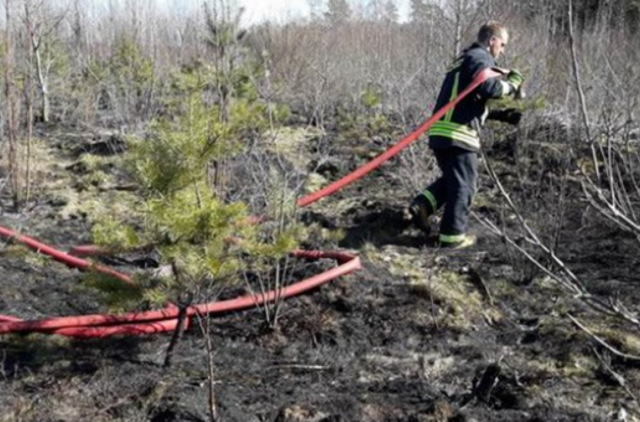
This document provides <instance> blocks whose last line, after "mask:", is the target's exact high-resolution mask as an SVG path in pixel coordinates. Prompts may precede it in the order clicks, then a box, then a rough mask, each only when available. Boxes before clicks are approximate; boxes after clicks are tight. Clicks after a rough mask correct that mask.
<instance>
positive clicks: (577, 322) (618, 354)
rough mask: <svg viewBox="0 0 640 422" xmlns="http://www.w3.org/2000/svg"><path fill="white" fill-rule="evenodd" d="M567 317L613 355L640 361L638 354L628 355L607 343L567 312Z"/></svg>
mask: <svg viewBox="0 0 640 422" xmlns="http://www.w3.org/2000/svg"><path fill="white" fill-rule="evenodd" d="M567 317H568V318H569V319H570V320H571V322H573V323H574V324H575V325H576V327H578V328H579V329H581V330H582V331H584V332H585V333H587V334H588V335H589V337H591V338H592V339H593V340H595V341H596V342H597V343H599V344H600V345H601V346H603V347H604V348H605V349H607V350H608V351H610V352H611V353H613V354H614V355H616V356H618V357H621V358H623V359H628V360H632V361H635V362H640V356H634V355H629V354H627V353H624V352H621V351H619V350H618V349H616V348H615V347H613V346H612V345H610V344H609V343H607V341H606V340H604V339H603V338H602V337H599V336H598V335H596V334H594V333H593V332H592V331H591V330H589V329H588V328H587V327H585V326H584V325H582V324H581V323H580V321H578V320H577V319H576V318H574V317H573V316H572V315H571V314H567Z"/></svg>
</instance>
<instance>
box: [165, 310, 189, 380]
mask: <svg viewBox="0 0 640 422" xmlns="http://www.w3.org/2000/svg"><path fill="white" fill-rule="evenodd" d="M188 307H189V305H184V304H180V305H179V308H178V309H179V311H178V325H177V326H176V329H175V330H174V332H173V336H171V341H170V342H169V346H168V347H167V351H166V353H165V356H164V364H163V365H162V366H163V367H164V368H170V367H171V365H172V364H173V355H174V351H175V348H176V346H177V345H178V343H179V342H180V340H181V339H182V334H183V333H184V325H185V322H186V320H187V308H188Z"/></svg>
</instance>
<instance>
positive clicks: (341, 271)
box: [0, 69, 504, 338]
mask: <svg viewBox="0 0 640 422" xmlns="http://www.w3.org/2000/svg"><path fill="white" fill-rule="evenodd" d="M503 73H504V71H502V69H485V70H483V71H481V72H479V73H478V74H477V75H476V76H475V78H474V79H473V81H472V82H471V84H470V85H469V86H468V87H467V88H466V89H465V90H464V91H463V92H462V93H460V95H459V96H458V97H457V98H455V99H454V100H452V101H451V102H449V103H448V104H446V105H445V106H444V107H442V108H441V109H440V110H438V111H436V112H435V113H434V114H433V115H432V116H431V117H430V118H429V119H428V120H427V121H425V122H424V123H423V124H422V125H420V126H419V127H418V128H417V129H416V130H414V131H413V132H411V133H410V134H409V135H407V136H406V137H404V138H403V139H402V140H400V141H399V142H398V143H397V144H395V145H394V146H392V147H391V148H389V149H388V150H386V151H385V152H383V153H382V154H380V155H379V156H377V157H376V158H374V159H373V160H371V161H370V162H368V163H367V164H365V165H363V166H362V167H359V168H358V169H356V170H355V171H353V172H352V173H350V174H348V175H346V176H344V177H343V178H342V179H340V180H338V181H336V182H334V183H332V184H330V185H328V186H326V187H325V188H323V189H320V190H319V191H317V192H314V193H311V194H309V195H307V196H304V197H302V198H300V199H299V200H298V202H297V205H298V206H299V207H306V206H308V205H310V204H312V203H314V202H316V201H318V200H320V199H321V198H324V197H326V196H329V195H331V194H333V193H335V192H336V191H338V190H340V189H342V188H344V187H345V186H347V185H350V184H351V183H353V182H355V181H356V180H358V179H360V178H362V177H364V176H365V175H367V174H368V173H370V172H371V171H372V170H374V169H376V168H377V167H379V166H380V165H382V164H383V163H384V162H386V161H387V160H389V159H390V158H392V157H393V156H395V155H396V154H398V153H399V152H400V151H402V150H403V149H405V148H406V147H408V146H409V145H410V144H412V143H413V142H415V141H416V140H417V139H418V138H419V137H420V135H422V134H423V133H424V132H425V131H426V130H427V129H429V127H431V125H433V123H435V122H436V121H438V120H440V119H441V118H442V116H444V114H445V113H446V112H447V111H449V110H450V109H451V108H453V107H454V106H455V105H456V104H457V103H458V102H459V101H460V100H462V99H463V98H464V97H466V96H467V95H469V93H471V92H472V91H473V90H474V89H475V88H476V87H477V86H478V85H480V84H481V83H482V82H484V81H485V80H487V79H488V78H492V77H496V76H499V75H502V74H503ZM0 237H5V238H8V239H11V240H13V241H16V242H19V243H22V244H24V245H26V246H27V247H29V248H31V249H32V250H34V251H35V252H38V253H43V254H45V255H48V256H50V257H51V258H53V259H55V260H57V261H60V262H62V263H64V264H67V265H68V266H71V267H74V268H79V269H82V270H92V271H98V272H100V273H103V274H106V275H109V276H112V277H115V278H117V279H119V280H120V281H122V282H124V283H132V282H133V281H132V279H131V278H130V277H129V276H128V275H126V274H123V273H120V272H118V271H116V270H114V269H111V268H108V267H105V266H101V265H96V264H94V263H92V262H89V261H87V260H84V259H81V258H78V257H77V256H74V255H72V254H71V253H67V252H62V251H59V250H57V249H55V248H52V247H50V246H47V245H45V244H43V243H41V242H39V241H37V240H35V239H32V238H30V237H28V236H25V235H22V234H19V233H16V232H14V231H13V230H11V229H8V228H5V227H0ZM72 252H73V253H75V254H90V253H91V248H89V249H86V248H83V247H78V248H74V249H73V250H72ZM292 255H293V256H295V257H299V258H305V259H334V260H336V261H337V262H338V264H339V265H338V266H337V267H334V268H332V269H330V270H328V271H325V272H323V273H321V274H318V275H315V276H312V277H310V278H307V279H305V280H302V281H298V282H296V283H294V284H292V285H289V286H287V287H285V288H282V289H279V290H271V291H268V292H265V293H258V294H254V295H246V296H241V297H237V298H235V299H229V300H222V301H216V302H211V303H204V304H198V305H192V306H190V307H189V308H188V309H187V315H188V316H194V315H204V314H216V313H226V312H231V311H238V310H243V309H248V308H252V307H255V306H259V305H262V304H265V303H269V302H273V301H276V300H281V299H285V298H289V297H292V296H296V295H299V294H302V293H304V292H306V291H309V290H311V289H314V288H316V287H318V286H321V285H323V284H325V283H327V282H329V281H331V280H333V279H336V278H338V277H340V276H343V275H346V274H349V273H351V272H354V271H356V270H358V269H360V268H361V263H360V258H358V257H357V256H355V255H352V254H349V253H346V252H339V251H338V252H325V251H295V252H293V253H292ZM178 312H179V310H178V308H177V307H176V306H174V305H169V306H167V307H166V308H164V309H161V310H153V311H146V312H131V313H125V314H122V315H105V314H94V315H80V316H62V317H52V318H46V319H36V320H21V319H19V318H16V317H11V316H7V315H0V334H7V333H19V332H21V333H28V332H39V333H45V334H58V335H63V336H70V337H78V338H94V337H107V336H112V335H137V334H153V333H159V332H165V331H171V330H175V328H176V326H177V324H178Z"/></svg>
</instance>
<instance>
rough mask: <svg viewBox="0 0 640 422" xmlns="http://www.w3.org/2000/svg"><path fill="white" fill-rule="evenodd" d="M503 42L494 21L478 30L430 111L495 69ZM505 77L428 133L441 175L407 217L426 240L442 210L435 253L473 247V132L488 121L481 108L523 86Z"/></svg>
mask: <svg viewBox="0 0 640 422" xmlns="http://www.w3.org/2000/svg"><path fill="white" fill-rule="evenodd" d="M508 42H509V34H508V32H507V29H506V28H505V27H504V26H503V25H501V24H500V23H498V22H493V21H492V22H488V23H487V24H485V25H483V26H482V27H481V28H480V30H479V31H478V36H477V41H476V42H475V43H474V44H473V45H471V46H470V47H469V48H467V49H466V50H464V51H463V52H462V54H461V55H460V56H459V57H458V58H457V59H456V60H455V61H454V62H453V64H452V65H451V66H450V67H449V69H448V70H447V73H446V76H445V79H444V82H443V83H442V87H441V89H440V94H439V95H438V99H437V101H436V104H435V109H434V111H435V110H439V109H440V108H441V107H443V106H444V105H446V104H447V103H448V102H450V101H451V100H453V99H454V98H456V97H457V96H458V94H459V93H460V92H462V91H464V90H465V89H466V87H467V86H468V85H469V84H470V83H471V81H472V80H473V78H474V77H475V76H476V75H477V74H478V72H480V71H482V70H484V69H486V68H493V67H495V66H496V62H495V60H496V59H497V58H498V57H499V56H500V55H501V54H502V53H503V52H504V50H505V48H506V47H507V44H508ZM505 73H506V75H505V77H495V78H489V79H487V80H486V81H484V82H483V83H482V84H481V85H479V86H478V87H477V88H476V89H475V90H474V91H472V92H471V93H470V94H469V95H467V96H466V97H465V98H463V99H462V100H461V101H460V102H459V103H458V104H457V105H456V106H455V107H454V108H453V109H451V110H450V111H449V112H447V113H446V114H445V115H444V117H442V119H440V120H438V121H437V122H436V123H434V125H433V126H432V127H431V128H430V129H429V132H428V136H429V147H430V148H431V150H432V151H433V153H434V155H435V157H436V161H437V163H438V167H439V168H440V170H441V172H442V175H441V177H440V178H438V179H437V180H436V181H435V182H433V183H432V184H431V185H429V187H427V188H426V189H425V190H424V191H423V192H421V193H420V194H418V195H417V196H416V197H415V198H414V199H413V201H412V203H411V205H410V206H409V212H410V214H411V217H412V221H413V223H414V224H415V225H416V226H417V227H418V228H419V229H420V230H422V231H423V232H425V234H427V235H429V226H430V224H429V218H430V217H431V216H432V215H433V214H435V213H436V211H438V210H439V209H440V208H442V207H444V211H443V214H442V220H441V222H440V232H439V235H438V241H437V244H438V245H439V246H440V247H445V248H454V249H461V248H465V247H469V246H471V245H473V244H475V242H476V238H475V236H473V235H471V234H468V233H467V223H468V220H469V208H470V205H471V200H472V198H473V195H474V193H475V185H476V177H477V173H478V154H479V151H480V139H479V136H478V132H479V130H480V128H481V127H482V126H483V124H484V121H485V120H486V118H487V117H488V115H489V112H488V110H487V108H486V104H487V101H488V100H489V99H492V98H504V97H507V96H509V95H514V94H516V93H517V92H518V90H519V88H520V85H521V84H522V82H523V77H522V75H521V74H520V72H518V71H517V70H509V71H505ZM495 115H498V116H500V117H501V120H507V121H508V122H509V123H513V124H517V123H518V121H519V120H520V117H521V114H520V113H519V112H517V111H515V110H510V111H507V112H503V113H495V114H494V116H495ZM500 117H498V118H500Z"/></svg>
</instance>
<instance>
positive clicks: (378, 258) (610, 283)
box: [0, 129, 640, 422]
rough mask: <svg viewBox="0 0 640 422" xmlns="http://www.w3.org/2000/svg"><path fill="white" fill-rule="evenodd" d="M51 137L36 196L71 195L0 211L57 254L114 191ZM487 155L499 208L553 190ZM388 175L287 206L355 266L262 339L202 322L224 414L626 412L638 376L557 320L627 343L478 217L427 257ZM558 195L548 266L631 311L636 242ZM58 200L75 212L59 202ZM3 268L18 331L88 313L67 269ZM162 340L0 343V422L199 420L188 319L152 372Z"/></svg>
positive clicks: (306, 419) (390, 171)
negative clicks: (469, 237) (331, 237)
mask: <svg viewBox="0 0 640 422" xmlns="http://www.w3.org/2000/svg"><path fill="white" fill-rule="evenodd" d="M48 133H50V136H51V144H50V145H54V146H55V145H58V146H60V148H52V149H51V151H52V152H51V153H52V154H57V155H56V157H57V158H56V159H59V160H61V161H60V163H58V165H56V166H55V167H54V169H55V171H53V170H52V173H51V174H50V175H49V178H48V179H47V180H45V181H43V185H46V184H47V183H48V184H49V185H51V184H52V183H53V184H55V182H56V180H59V181H60V183H62V182H63V181H65V180H67V181H68V180H69V177H70V178H72V179H74V180H76V183H75V184H74V185H73V189H72V190H73V192H69V191H63V190H60V191H56V190H55V189H53V188H52V190H50V191H47V190H43V192H42V193H41V198H43V199H42V200H40V201H39V202H38V203H37V204H36V205H35V206H33V207H31V208H30V209H29V210H28V211H27V212H22V213H20V214H18V213H14V212H12V211H11V210H10V209H9V208H7V207H6V206H5V204H9V198H7V197H3V198H2V205H3V206H5V208H4V209H3V214H2V216H1V218H0V221H2V225H6V226H10V227H13V228H16V229H19V230H20V231H22V232H24V233H26V234H29V235H31V236H34V237H36V238H38V239H40V240H42V241H44V242H46V243H49V244H52V245H56V246H59V247H61V248H67V247H69V246H71V245H76V244H84V243H87V242H90V240H91V239H90V236H89V230H90V227H89V224H88V223H87V221H86V220H85V219H84V213H83V211H82V207H81V206H80V205H82V204H83V203H85V204H86V202H88V201H93V200H94V199H93V198H92V199H85V197H84V196H83V195H85V194H86V193H87V192H89V191H91V192H94V193H96V196H97V197H100V196H101V195H102V196H106V195H114V192H116V193H117V192H118V187H121V186H124V184H122V183H115V184H114V183H111V184H109V183H106V182H105V181H104V180H102V179H100V178H97V177H93V178H91V179H87V178H86V176H87V174H88V173H90V170H88V169H87V168H83V169H82V170H79V166H73V164H74V163H77V162H79V161H77V160H78V157H77V156H74V154H79V153H78V150H77V148H78V146H77V143H76V142H73V143H70V142H69V139H70V138H69V136H68V135H69V134H68V133H67V136H66V137H63V136H62V135H61V134H60V133H61V132H57V131H54V130H50V129H49V130H48ZM71 144H73V145H75V149H72V148H69V145H71ZM118 145H120V144H118ZM308 147H310V148H309V149H313V147H314V146H313V145H312V144H311V145H309V146H308ZM494 147H495V148H493V149H489V150H488V151H489V155H490V156H489V159H491V160H494V162H495V163H498V164H499V163H503V164H504V165H503V166H502V167H498V166H497V170H498V173H500V175H501V176H503V177H505V180H511V182H510V183H509V184H508V186H509V188H510V189H512V192H514V195H518V192H520V193H519V195H520V196H521V197H522V198H521V203H522V204H530V203H532V202H533V199H534V197H536V198H538V199H540V198H545V195H547V194H549V191H548V190H545V188H544V184H545V183H553V180H556V179H554V175H553V170H554V168H557V161H554V160H553V157H551V158H549V156H547V155H540V152H539V149H538V150H536V152H535V153H534V154H529V152H527V150H525V151H520V152H519V154H524V155H521V156H520V157H519V158H518V159H519V160H529V161H527V162H528V163H530V166H529V167H528V168H530V169H531V171H535V172H536V174H538V179H537V181H536V183H535V185H534V186H533V187H528V186H529V185H528V184H527V183H521V182H522V180H524V179H523V178H522V177H519V175H518V174H517V173H518V172H517V171H516V169H515V167H514V161H513V160H515V159H516V158H514V155H513V154H512V153H510V152H509V150H508V149H507V150H505V149H502V148H501V145H500V144H496V145H494ZM357 148H358V149H357V150H356V147H354V148H353V149H350V148H349V147H348V146H346V147H344V148H342V149H341V152H342V154H340V155H336V156H334V157H332V159H333V160H334V161H335V162H336V163H337V164H336V165H335V166H334V167H332V169H333V170H331V172H332V174H334V173H335V174H344V173H345V172H346V171H348V170H349V169H353V168H355V166H356V165H357V164H359V163H361V162H364V161H366V157H362V156H361V155H359V152H358V151H361V149H362V146H357ZM87 151H89V150H87V149H84V150H83V152H82V154H87ZM92 151H93V150H90V151H89V152H92ZM505 151H506V153H505ZM93 152H95V151H93ZM99 152H100V153H103V152H104V151H103V150H100V151H99ZM107 152H108V153H112V152H117V151H112V150H108V151H107ZM423 152H424V151H423V150H416V151H413V152H412V154H414V155H418V156H420V154H422V153H423ZM491 154H493V155H491ZM509 160H511V161H509ZM534 160H538V161H536V162H533V161H534ZM545 160H547V161H545ZM54 161H55V160H54ZM86 162H87V161H86V160H85V161H84V163H85V164H86ZM532 162H533V163H532ZM554 163H555V164H554ZM545 166H546V167H545ZM554 166H556V167H554ZM323 168H325V170H327V169H328V167H327V166H326V165H325V166H324V167H323ZM544 169H547V170H548V171H546V172H544V171H542V170H544ZM94 171H95V168H94ZM101 171H104V172H105V173H109V172H110V171H113V172H115V170H113V167H106V168H102V170H101ZM327 171H329V170H327ZM403 171H406V162H405V161H403V160H401V159H394V160H392V161H391V162H390V163H388V164H386V165H385V166H384V168H383V170H381V171H376V172H374V173H372V174H371V175H369V176H368V177H367V178H365V179H363V180H362V181H360V182H356V184H354V185H353V186H351V187H349V188H347V189H345V190H344V191H342V192H340V193H339V194H337V195H335V196H334V197H330V198H327V199H324V200H323V201H321V202H320V203H319V204H316V205H313V206H311V207H309V208H308V209H304V210H301V219H302V220H303V221H306V222H309V223H317V224H319V225H321V226H324V227H326V228H329V229H333V230H338V229H341V230H342V231H343V234H344V236H343V237H342V240H340V241H339V242H338V244H337V245H335V246H336V247H340V248H344V249H349V250H351V251H354V252H356V253H358V255H359V256H360V257H361V259H362V261H363V269H362V270H360V271H358V272H355V273H353V274H351V275H349V276H346V277H342V278H340V279H339V280H335V281H333V282H331V283H329V284H327V285H325V286H323V287H320V288H318V289H316V290H315V291H312V292H310V293H307V294H305V295H303V296H299V297H296V298H293V299H290V300H287V301H286V302H285V303H284V304H283V309H282V310H281V314H280V319H279V324H278V326H277V328H269V327H267V325H266V324H265V317H264V312H263V311H262V310H261V309H253V310H249V311H244V312H238V313H232V314H227V315H224V316H220V317H216V318H212V319H211V320H210V323H211V325H210V330H211V333H212V338H213V344H214V348H215V356H214V361H215V371H216V372H215V391H216V394H217V403H218V406H219V410H220V413H221V416H222V420H224V421H229V422H254V421H255V422H258V421H270V422H271V421H278V422H293V421H299V422H311V421H315V422H320V421H323V422H330V421H334V422H337V421H362V422H377V421H389V422H390V421H398V422H400V421H403V422H409V421H416V422H426V421H434V422H436V421H472V420H475V421H505V422H513V421H530V422H534V421H540V422H542V421H544V422H552V421H609V420H611V421H613V420H616V419H615V417H616V414H619V412H621V409H624V410H622V411H623V412H627V413H631V414H632V415H633V413H632V412H633V411H634V409H637V403H635V402H634V399H633V397H632V396H633V394H637V391H640V363H638V361H634V360H632V359H629V358H622V357H620V356H616V355H615V354H612V353H610V352H608V351H607V350H606V349H604V348H603V347H602V345H600V344H597V343H596V342H594V340H593V338H591V337H590V336H589V335H588V334H587V333H586V332H585V331H583V330H579V329H578V328H577V327H576V326H575V325H574V324H572V322H571V320H570V319H568V317H567V314H570V315H573V316H574V317H576V318H577V319H578V320H580V321H582V322H583V323H584V324H585V325H586V326H588V327H590V329H591V330H592V331H593V332H594V333H597V334H598V335H599V336H600V337H601V338H603V339H605V340H607V341H608V342H609V344H611V345H613V346H615V347H616V348H617V349H618V350H620V351H623V352H624V353H627V354H629V355H640V340H639V339H638V336H637V333H636V334H634V333H633V331H630V330H629V329H628V327H626V326H624V324H622V323H621V322H619V321H618V320H616V319H615V318H613V317H610V316H606V315H603V314H602V313H598V312H595V311H594V310H593V309H591V308H590V307H588V306H586V305H585V304H584V302H582V301H581V300H578V299H576V298H574V297H572V296H571V295H569V294H567V293H565V292H563V291H562V290H561V289H560V288H559V287H558V285H557V284H555V283H553V281H552V280H551V279H550V278H549V277H546V276H545V275H544V274H543V273H541V272H540V271H538V270H536V269H535V268H534V267H533V266H532V265H531V264H530V263H528V261H527V260H525V259H524V258H523V257H522V256H520V255H518V254H517V253H514V251H513V250H511V249H510V248H509V247H508V246H507V245H505V244H504V243H503V242H502V241H501V239H500V238H499V237H496V236H491V235H490V234H489V232H488V231H487V229H485V228H483V226H482V225H481V224H480V223H479V222H478V221H475V220H474V222H473V231H475V232H477V233H478V234H480V242H479V244H478V245H477V246H475V247H474V248H473V249H472V250H469V251H460V252H443V251H440V250H437V249H435V248H433V247H431V246H430V244H429V242H428V241H426V240H425V239H423V238H422V236H421V235H420V234H419V233H418V232H417V231H416V230H414V229H413V228H412V227H410V225H409V224H408V220H407V218H406V215H405V210H404V209H405V205H406V203H407V202H408V201H409V200H410V197H411V189H410V188H408V187H407V186H406V185H404V184H403V183H404V181H403V178H404V175H403V173H402V172H403ZM325 176H326V177H329V175H328V174H327V175H325ZM520 176H521V175H520ZM414 177H416V178H418V176H416V175H414ZM425 177H427V176H425ZM509 177H511V179H510V178H509ZM525 179H526V180H525V181H528V180H531V179H533V178H532V177H529V178H525ZM425 181H426V180H419V181H416V182H415V183H417V184H421V183H424V182H425ZM90 186H93V188H99V189H92V188H90ZM527 189H531V190H528V191H527ZM567 189H575V194H574V196H573V197H571V196H570V198H574V200H572V201H571V202H570V203H568V204H566V206H565V210H564V212H565V213H567V215H569V217H568V218H566V219H564V220H563V224H562V226H561V227H558V228H557V231H558V230H559V232H560V236H557V248H556V251H557V253H558V255H559V256H560V257H561V258H562V259H563V260H564V262H565V263H566V264H567V265H568V266H570V267H571V268H572V269H573V270H574V271H575V273H576V274H577V275H578V276H579V277H580V278H581V279H582V280H583V281H584V282H585V284H586V287H587V288H588V290H589V292H591V293H592V294H594V295H596V296H597V297H602V298H607V297H609V296H610V295H612V294H613V293H615V294H617V295H618V296H619V297H621V298H623V299H624V302H625V304H626V305H627V306H629V307H630V308H631V309H637V307H638V305H639V303H640V293H638V289H637V283H638V278H637V271H638V269H639V266H640V259H638V258H637V257H636V258H633V256H632V255H630V254H629V253H628V251H629V250H633V248H636V250H637V243H634V242H637V240H636V239H634V238H631V237H630V236H628V235H626V234H624V233H622V232H620V231H619V230H618V229H616V228H615V227H612V226H610V225H608V224H605V223H603V222H602V221H600V220H598V219H597V217H596V216H595V215H594V213H593V211H592V210H590V209H589V207H588V206H587V205H585V204H584V203H583V202H581V201H580V200H579V199H577V198H578V197H577V195H578V194H579V191H578V189H577V187H575V186H574V187H571V186H569V187H568V188H567ZM480 191H481V194H480V196H479V197H478V203H477V207H476V212H477V213H478V215H479V216H480V217H482V216H500V215H501V213H502V212H503V210H502V208H501V207H500V206H499V199H498V197H497V195H495V189H494V186H493V185H492V183H491V181H490V180H489V179H488V178H487V177H486V176H484V175H483V176H482V178H481V188H480ZM534 193H535V195H534ZM70 198H75V199H76V200H77V198H80V200H77V202H78V204H75V205H74V204H72V203H71V202H72V201H73V199H70ZM528 201H529V202H528ZM71 205H74V207H72V206H71ZM552 205H553V204H549V205H548V207H547V206H546V205H540V206H538V208H537V209H536V210H535V211H536V212H537V213H538V214H536V212H534V210H532V211H530V212H529V213H528V215H527V218H531V219H532V220H533V219H534V218H535V217H536V215H537V218H538V220H537V221H538V223H540V227H541V228H544V224H543V222H544V221H549V222H550V223H551V222H553V221H555V220H553V216H554V215H558V214H557V211H558V210H557V209H556V208H553V206H552ZM506 221H507V224H508V221H510V220H508V219H507V220H506ZM9 243H11V242H9ZM308 246H310V247H313V246H323V245H313V244H310V245H308ZM330 264H331V263H328V262H322V263H319V264H303V263H299V264H295V265H296V267H295V268H296V271H295V273H296V274H297V275H298V276H304V275H308V274H311V273H314V272H317V271H321V270H322V269H323V268H327V267H328V266H330ZM121 269H123V270H133V268H129V267H127V266H124V267H122V268H121ZM0 274H2V280H1V281H0V282H1V283H2V292H3V293H2V295H0V312H1V313H2V314H9V315H12V316H16V317H20V318H25V319H34V318H43V317H46V316H52V315H77V314H86V313H94V312H98V311H102V310H103V309H104V305H103V304H102V303H101V301H100V298H99V296H98V295H97V293H96V292H93V291H91V290H90V289H87V288H86V287H82V282H81V280H82V278H83V274H82V273H80V272H78V271H77V270H74V269H70V268H67V267H66V266H65V265H63V264H59V263H55V262H53V263H52V262H50V261H49V260H48V259H45V258H43V257H41V256H39V255H35V254H25V253H23V252H21V251H20V250H19V248H16V247H15V246H13V245H11V244H9V245H6V246H5V247H4V248H3V252H2V257H1V258H0ZM292 279H293V277H292ZM230 294H235V292H227V293H225V295H230ZM168 339H169V336H168V335H154V336H149V337H135V338H131V337H127V338H107V339H101V340H91V341H86V340H69V339H66V338H59V337H47V336H43V335H39V334H30V335H5V336H3V337H0V350H1V354H0V360H1V362H2V366H1V367H0V379H1V380H2V381H1V383H0V421H81V420H82V421H84V420H86V421H89V420H90V421H112V420H120V421H153V422H161V421H167V422H168V421H204V420H208V419H207V418H208V416H207V383H208V373H207V370H206V367H207V366H206V354H205V345H204V340H203V336H202V333H201V330H200V329H199V325H198V323H197V321H194V323H192V324H191V328H190V329H189V330H188V331H187V335H186V338H185V339H184V341H183V342H182V343H180V344H179V346H178V350H177V356H176V360H175V365H174V367H173V368H171V369H169V370H166V369H163V368H162V366H161V363H162V357H163V353H164V350H165V348H166V345H167V343H168ZM605 364H606V365H605ZM616 374H617V375H618V376H619V378H616ZM629 417H632V416H629ZM620 420H623V419H620ZM626 420H631V419H626Z"/></svg>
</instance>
